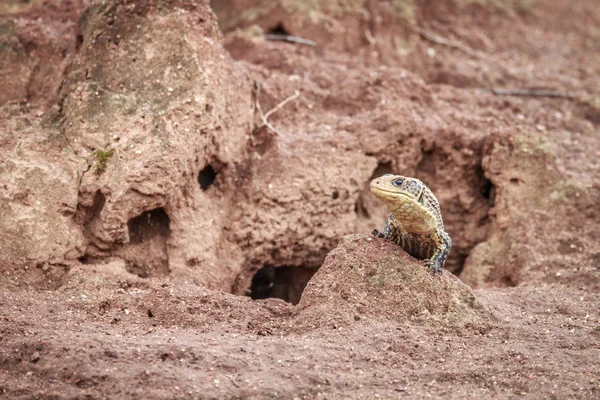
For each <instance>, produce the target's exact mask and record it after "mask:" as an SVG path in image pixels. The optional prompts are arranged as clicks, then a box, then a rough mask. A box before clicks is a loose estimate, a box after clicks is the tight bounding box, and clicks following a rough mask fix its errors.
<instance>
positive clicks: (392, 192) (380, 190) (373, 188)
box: [371, 187, 412, 199]
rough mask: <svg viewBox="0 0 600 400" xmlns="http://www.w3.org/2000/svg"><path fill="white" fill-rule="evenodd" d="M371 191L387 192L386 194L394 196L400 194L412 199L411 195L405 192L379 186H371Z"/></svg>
mask: <svg viewBox="0 0 600 400" xmlns="http://www.w3.org/2000/svg"><path fill="white" fill-rule="evenodd" d="M371 192H373V193H375V192H380V193H387V194H392V195H394V196H397V195H400V196H404V197H407V198H409V199H412V196H409V195H407V194H406V193H402V192H394V191H391V190H385V189H381V188H378V187H371Z"/></svg>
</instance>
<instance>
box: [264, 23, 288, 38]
mask: <svg viewBox="0 0 600 400" xmlns="http://www.w3.org/2000/svg"><path fill="white" fill-rule="evenodd" d="M267 34H269V35H283V36H289V34H290V33H289V32H288V30H287V29H285V27H284V26H283V24H282V23H279V24H277V25H275V26H274V27H272V28H271V29H269V30H268V31H267Z"/></svg>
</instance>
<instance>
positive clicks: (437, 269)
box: [424, 260, 442, 275]
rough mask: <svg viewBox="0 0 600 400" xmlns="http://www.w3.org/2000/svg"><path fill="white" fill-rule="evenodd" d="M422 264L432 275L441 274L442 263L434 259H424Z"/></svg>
mask: <svg viewBox="0 0 600 400" xmlns="http://www.w3.org/2000/svg"><path fill="white" fill-rule="evenodd" d="M424 264H425V266H426V267H427V268H429V270H430V271H432V272H433V274H434V275H441V274H442V265H441V263H440V262H439V261H436V260H425V261H424Z"/></svg>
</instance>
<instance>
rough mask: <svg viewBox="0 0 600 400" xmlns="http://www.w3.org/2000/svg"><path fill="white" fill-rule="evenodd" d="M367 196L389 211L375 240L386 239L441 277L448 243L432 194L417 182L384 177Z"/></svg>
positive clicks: (450, 245) (372, 187)
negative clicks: (370, 195)
mask: <svg viewBox="0 0 600 400" xmlns="http://www.w3.org/2000/svg"><path fill="white" fill-rule="evenodd" d="M370 189H371V192H372V193H373V194H374V195H375V196H376V197H377V198H379V199H380V200H382V201H383V202H384V203H385V204H386V205H387V206H388V208H389V209H390V211H391V214H390V216H389V217H388V219H387V222H386V224H385V228H384V230H383V232H379V231H378V230H377V229H375V230H374V231H373V234H375V235H376V236H379V237H382V238H386V239H389V240H391V241H393V242H394V243H396V244H397V245H398V246H400V247H402V248H403V249H404V250H405V251H406V252H407V253H408V254H410V255H411V256H413V257H416V258H420V259H423V260H425V265H426V266H427V267H428V268H429V269H431V270H432V271H434V272H435V273H441V272H442V268H443V267H444V264H445V263H446V259H447V258H448V253H450V248H451V247H452V240H451V239H450V236H449V235H448V233H446V231H445V230H444V222H443V220H442V212H441V210H440V205H439V203H438V200H437V198H436V197H435V195H434V194H433V192H432V191H431V190H430V189H429V188H428V187H427V186H426V185H425V184H424V183H423V182H421V181H420V180H418V179H416V178H410V177H405V176H402V175H393V174H385V175H383V176H381V177H379V178H376V179H373V180H372V181H371V185H370Z"/></svg>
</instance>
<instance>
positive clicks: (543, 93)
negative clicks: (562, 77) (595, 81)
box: [481, 88, 575, 100]
mask: <svg viewBox="0 0 600 400" xmlns="http://www.w3.org/2000/svg"><path fill="white" fill-rule="evenodd" d="M481 90H484V91H486V92H490V93H492V94H494V95H496V96H521V97H554V98H563V99H569V100H572V99H574V98H575V96H574V95H573V94H571V93H568V92H557V91H554V90H541V89H501V88H491V89H481Z"/></svg>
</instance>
